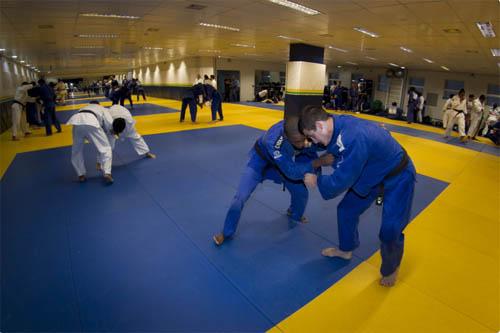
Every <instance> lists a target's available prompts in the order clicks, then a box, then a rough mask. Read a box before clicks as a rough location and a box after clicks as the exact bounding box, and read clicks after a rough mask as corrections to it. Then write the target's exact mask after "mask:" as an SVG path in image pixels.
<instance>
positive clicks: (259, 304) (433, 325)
mask: <svg viewBox="0 0 500 333" xmlns="http://www.w3.org/2000/svg"><path fill="white" fill-rule="evenodd" d="M152 100H153V99H152ZM156 101H157V102H158V104H161V106H166V107H170V108H173V109H177V108H178V107H179V106H180V102H178V101H171V100H161V99H156ZM148 102H149V100H148ZM59 113H60V112H58V114H59ZM224 113H225V120H224V122H219V123H216V124H209V123H208V120H209V119H210V116H209V113H208V112H201V113H199V116H200V123H198V124H186V123H182V124H180V123H179V121H178V114H173V113H158V114H149V115H144V116H142V115H141V116H137V117H136V120H137V128H138V131H139V133H142V134H143V135H144V136H145V139H146V142H147V143H148V144H149V145H150V147H151V149H152V151H153V152H154V153H157V154H158V158H157V159H155V160H148V159H140V158H138V157H137V156H136V155H135V153H134V152H133V150H132V149H131V147H130V146H129V144H128V143H127V142H118V143H117V148H116V150H115V154H114V166H113V176H114V178H115V184H113V185H112V186H105V185H104V184H103V183H102V181H101V179H100V175H99V174H98V173H97V171H95V165H94V162H95V151H94V150H93V149H92V147H91V146H86V147H85V155H86V156H85V157H86V159H85V160H86V163H87V169H88V176H89V180H88V182H87V183H84V184H79V183H77V182H76V181H75V178H76V176H75V174H74V170H73V168H72V167H71V164H70V154H71V152H70V150H71V147H70V144H71V130H70V127H69V126H63V133H61V134H54V135H53V136H51V137H45V136H44V135H43V129H40V130H35V131H34V134H33V135H32V136H31V137H29V138H22V139H21V141H17V142H12V141H9V140H8V139H9V134H10V133H4V134H2V136H1V140H0V145H1V149H2V159H1V161H0V162H1V167H2V169H1V175H2V180H1V182H0V186H1V189H2V191H1V192H0V200H1V201H0V203H1V207H2V208H1V216H0V217H1V220H0V228H1V231H2V232H1V236H0V237H1V239H0V240H1V243H2V244H1V256H2V257H1V276H2V281H1V283H2V284H1V302H2V303H1V304H2V307H1V321H0V325H1V326H0V331H5V332H18V331H23V332H26V331H32V332H35V331H36V332H40V331H43V332H76V331H94V332H97V331H115V332H121V331H128V332H144V331H149V332H179V331H183V332H201V331H202V332H254V331H255V332H261V331H265V330H269V331H270V332H496V331H498V329H499V326H498V314H499V311H498V309H499V307H498V297H497V295H498V268H499V267H498V266H499V260H498V251H499V246H498V234H499V229H498V205H495V203H498V198H499V194H498V186H497V185H498V183H499V179H498V177H499V175H498V166H499V164H498V158H497V157H496V156H493V155H491V154H485V153H483V152H478V151H474V150H470V149H464V147H460V146H455V145H449V144H445V143H443V142H439V141H436V140H433V139H428V138H424V137H420V136H419V135H422V136H423V135H425V133H420V132H425V131H422V130H419V131H418V133H416V135H412V134H407V133H398V132H394V131H393V136H394V137H395V138H396V139H397V140H398V141H399V142H400V143H401V144H402V145H403V146H404V147H405V149H406V150H407V151H408V153H409V154H410V156H411V157H412V159H413V160H414V162H415V165H416V167H417V171H418V172H419V175H418V182H417V183H416V193H415V199H414V206H413V211H412V222H411V223H410V225H409V226H408V228H407V229H406V231H405V234H406V248H405V256H404V259H403V264H402V267H401V271H400V275H399V281H398V283H397V285H396V286H395V287H393V288H390V289H387V288H382V287H380V286H379V285H378V278H379V273H378V269H379V266H380V256H379V254H378V252H377V253H376V252H375V251H376V250H377V248H378V240H377V233H378V227H379V224H380V214H381V208H380V207H378V206H375V205H373V206H372V207H371V208H370V209H369V210H368V211H367V212H365V214H364V215H363V216H362V218H361V223H360V238H361V247H360V248H359V249H358V250H356V252H355V253H354V255H355V256H354V258H353V259H352V260H351V261H350V262H346V261H343V260H340V259H330V258H323V257H321V255H320V251H321V249H322V248H324V247H327V246H335V245H336V242H337V225H336V204H337V203H338V200H340V198H338V199H335V200H332V201H324V200H322V199H321V198H320V196H319V194H318V193H317V190H313V191H312V192H311V196H310V200H309V205H308V208H307V211H306V216H307V217H308V218H309V219H310V221H311V222H310V223H309V224H307V225H297V224H289V222H288V220H287V218H286V217H285V216H284V212H285V211H286V209H287V207H288V204H289V194H288V193H287V192H283V191H282V189H281V187H280V186H279V185H276V184H274V183H271V182H265V183H264V184H262V185H260V186H259V187H258V188H257V190H256V192H255V193H254V195H253V196H252V198H251V199H250V200H249V201H248V203H247V206H246V207H245V210H244V212H243V215H242V219H241V223H240V226H239V229H238V232H237V234H236V237H235V239H234V240H232V241H230V242H227V243H225V244H224V245H223V246H222V247H220V248H217V247H215V246H214V245H213V242H212V240H211V237H212V235H213V234H214V233H216V232H218V231H220V229H221V228H222V225H223V221H224V217H225V214H226V211H227V209H228V207H229V204H230V202H231V199H232V196H233V195H234V193H235V191H236V186H237V184H238V180H239V177H240V173H241V171H242V170H243V167H244V165H245V163H246V162H247V152H248V150H249V149H250V148H251V146H252V145H253V143H254V141H255V139H256V138H257V137H258V136H259V135H260V134H261V133H263V132H262V130H264V129H267V128H269V127H270V126H271V125H272V124H273V123H274V122H276V121H278V120H279V119H280V118H281V117H282V113H280V112H275V111H269V110H267V109H262V108H255V107H249V106H243V105H237V104H224ZM384 121H385V120H384V119H381V122H384ZM386 123H387V124H391V123H390V122H388V121H386ZM242 124H244V125H242ZM411 128H415V129H417V128H418V126H416V125H413V126H411ZM152 134H156V135H152ZM417 134H418V135H417ZM326 172H329V171H328V170H327V171H326ZM422 318H425V320H422Z"/></svg>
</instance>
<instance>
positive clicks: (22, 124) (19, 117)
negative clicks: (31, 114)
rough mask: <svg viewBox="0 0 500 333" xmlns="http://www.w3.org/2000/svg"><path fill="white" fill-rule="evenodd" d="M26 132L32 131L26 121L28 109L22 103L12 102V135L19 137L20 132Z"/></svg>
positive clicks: (22, 133)
mask: <svg viewBox="0 0 500 333" xmlns="http://www.w3.org/2000/svg"><path fill="white" fill-rule="evenodd" d="M19 132H20V133H19ZM26 133H30V130H29V126H28V123H27V122H26V111H25V110H24V107H23V106H22V105H21V104H19V103H12V136H15V137H19V136H18V134H21V135H24V134H26Z"/></svg>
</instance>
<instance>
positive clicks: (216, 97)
mask: <svg viewBox="0 0 500 333" xmlns="http://www.w3.org/2000/svg"><path fill="white" fill-rule="evenodd" d="M211 106H212V120H216V114H217V113H218V114H219V120H223V119H224V115H223V114H222V97H221V95H220V94H219V93H218V92H214V94H213V96H212V105H211Z"/></svg>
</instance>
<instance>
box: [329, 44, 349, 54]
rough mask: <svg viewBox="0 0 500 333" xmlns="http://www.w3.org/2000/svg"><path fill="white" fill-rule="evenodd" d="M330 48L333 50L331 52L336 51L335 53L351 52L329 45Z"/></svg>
mask: <svg viewBox="0 0 500 333" xmlns="http://www.w3.org/2000/svg"><path fill="white" fill-rule="evenodd" d="M328 48H329V49H331V50H335V51H339V52H344V53H347V52H349V51H347V50H344V49H341V48H338V47H335V46H331V45H328Z"/></svg>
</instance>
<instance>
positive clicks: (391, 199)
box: [337, 161, 415, 276]
mask: <svg viewBox="0 0 500 333" xmlns="http://www.w3.org/2000/svg"><path fill="white" fill-rule="evenodd" d="M383 184H384V205H383V210H382V225H381V227H380V231H379V239H380V242H381V245H380V253H381V255H382V266H381V269H380V273H381V274H382V276H388V275H390V274H392V273H393V272H394V271H395V270H396V269H397V268H398V267H399V265H400V263H401V259H402V258H403V249H404V234H403V230H404V229H405V227H406V226H407V225H408V223H409V222H410V211H411V205H412V201H413V191H414V187H415V167H414V166H413V163H412V162H411V161H410V162H409V163H408V166H407V167H406V168H405V169H404V170H403V171H402V172H401V173H399V174H398V175H396V176H394V177H391V178H388V179H386V180H384V182H383ZM378 191H379V189H378V187H377V188H374V189H372V191H371V192H370V193H369V194H368V195H367V196H366V197H361V196H359V195H358V194H357V193H356V192H354V191H353V190H349V191H348V192H347V193H346V194H345V196H344V198H343V199H342V201H341V202H340V203H339V205H338V207H337V218H338V233H339V248H340V250H342V251H353V250H354V249H356V248H357V247H358V246H359V235H358V223H359V216H360V215H361V214H362V213H363V212H364V211H365V210H366V209H368V207H370V206H371V204H372V203H373V201H374V200H375V198H376V197H377V194H378Z"/></svg>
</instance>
